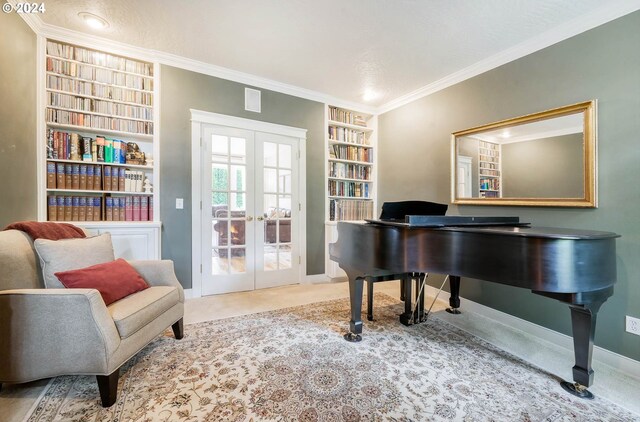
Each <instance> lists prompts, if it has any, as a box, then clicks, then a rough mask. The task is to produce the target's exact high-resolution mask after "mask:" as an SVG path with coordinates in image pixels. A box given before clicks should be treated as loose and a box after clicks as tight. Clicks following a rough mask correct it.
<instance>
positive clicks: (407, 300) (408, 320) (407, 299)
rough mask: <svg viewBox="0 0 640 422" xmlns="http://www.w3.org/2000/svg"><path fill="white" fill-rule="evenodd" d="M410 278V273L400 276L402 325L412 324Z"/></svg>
mask: <svg viewBox="0 0 640 422" xmlns="http://www.w3.org/2000/svg"><path fill="white" fill-rule="evenodd" d="M411 281H412V277H411V274H410V273H407V274H404V275H403V276H402V287H403V289H404V313H402V314H400V322H401V323H402V324H403V325H411V324H412V323H413V310H412V309H411V308H412V307H411V287H412V283H411Z"/></svg>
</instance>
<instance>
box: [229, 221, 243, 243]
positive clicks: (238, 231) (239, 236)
mask: <svg viewBox="0 0 640 422" xmlns="http://www.w3.org/2000/svg"><path fill="white" fill-rule="evenodd" d="M245 224H246V222H245V220H231V225H230V226H229V239H231V245H232V246H244V245H246V240H245V229H246V226H245Z"/></svg>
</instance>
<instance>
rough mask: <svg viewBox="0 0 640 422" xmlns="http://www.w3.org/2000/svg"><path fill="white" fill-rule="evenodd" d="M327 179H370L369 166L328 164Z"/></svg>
mask: <svg viewBox="0 0 640 422" xmlns="http://www.w3.org/2000/svg"><path fill="white" fill-rule="evenodd" d="M329 177H341V178H343V179H360V180H367V181H369V180H370V179H371V166H362V165H360V164H347V163H336V162H332V161H330V162H329Z"/></svg>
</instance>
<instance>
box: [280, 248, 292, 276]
mask: <svg viewBox="0 0 640 422" xmlns="http://www.w3.org/2000/svg"><path fill="white" fill-rule="evenodd" d="M278 252H279V253H278V269H280V270H283V269H286V268H291V246H290V245H280V248H279V250H278Z"/></svg>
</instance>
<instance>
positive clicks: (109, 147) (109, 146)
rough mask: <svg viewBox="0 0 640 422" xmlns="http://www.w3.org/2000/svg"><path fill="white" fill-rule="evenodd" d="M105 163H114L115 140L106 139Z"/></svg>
mask: <svg viewBox="0 0 640 422" xmlns="http://www.w3.org/2000/svg"><path fill="white" fill-rule="evenodd" d="M104 162H105V163H113V139H110V138H104Z"/></svg>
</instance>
